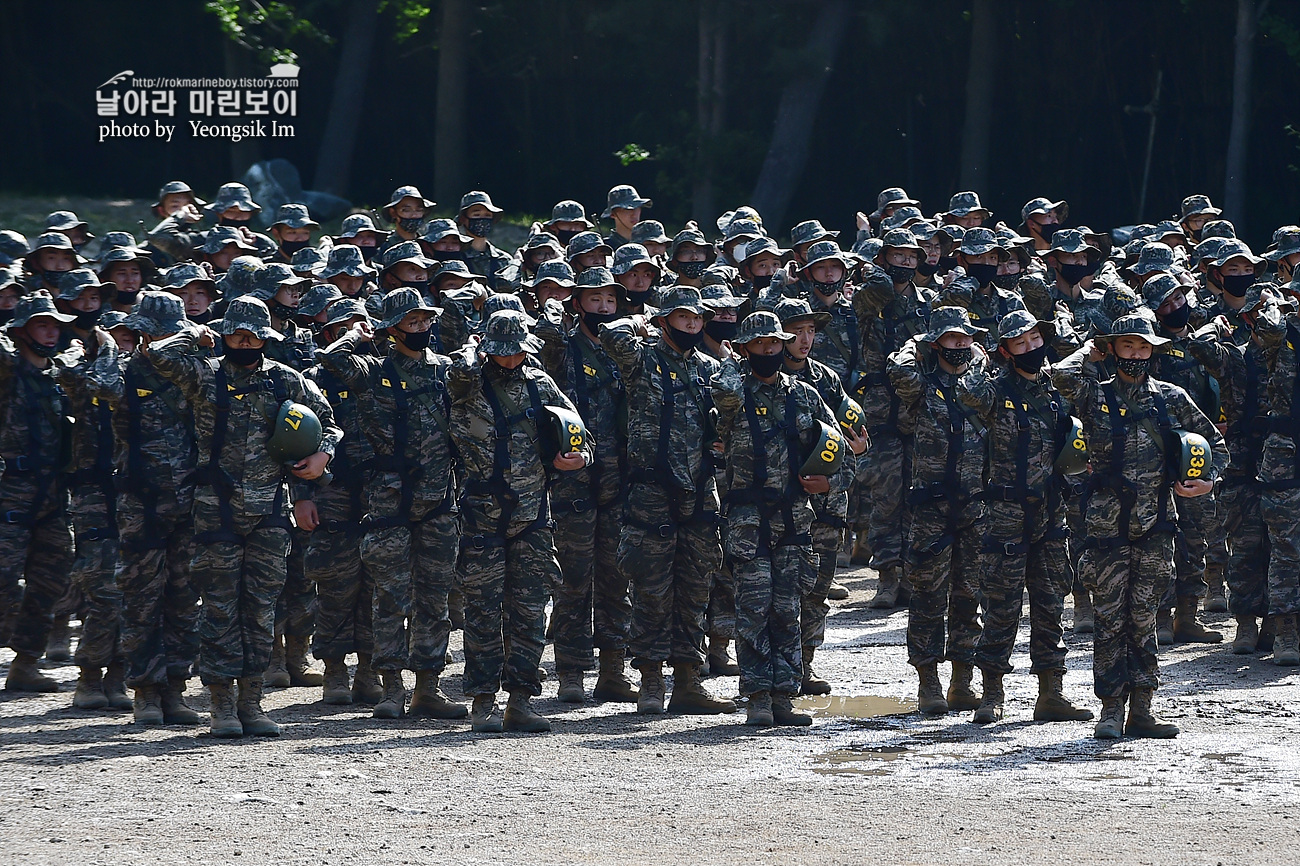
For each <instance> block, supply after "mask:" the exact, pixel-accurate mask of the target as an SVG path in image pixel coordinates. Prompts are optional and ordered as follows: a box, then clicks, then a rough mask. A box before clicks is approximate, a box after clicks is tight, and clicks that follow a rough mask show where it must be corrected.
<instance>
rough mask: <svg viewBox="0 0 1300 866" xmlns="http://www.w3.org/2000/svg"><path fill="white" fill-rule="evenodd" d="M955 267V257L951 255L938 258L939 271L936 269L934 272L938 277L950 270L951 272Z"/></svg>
mask: <svg viewBox="0 0 1300 866" xmlns="http://www.w3.org/2000/svg"><path fill="white" fill-rule="evenodd" d="M955 267H957V256H956V255H951V256H940V257H939V269H938V270H937V271H935V273H937V274H939V275H940V276H943V275H944V274H946V273H948V272H949V271H951V270H952V269H953V268H955Z"/></svg>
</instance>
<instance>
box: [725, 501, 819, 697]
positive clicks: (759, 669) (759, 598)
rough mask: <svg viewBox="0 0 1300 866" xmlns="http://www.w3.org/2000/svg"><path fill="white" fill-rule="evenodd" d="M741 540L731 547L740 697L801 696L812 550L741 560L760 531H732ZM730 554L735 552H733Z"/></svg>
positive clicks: (789, 549)
mask: <svg viewBox="0 0 1300 866" xmlns="http://www.w3.org/2000/svg"><path fill="white" fill-rule="evenodd" d="M731 536H732V537H733V538H734V537H735V536H745V537H742V538H741V539H739V540H738V542H739V543H738V544H736V545H735V546H734V547H733V546H732V545H729V550H728V552H729V554H731V556H732V563H733V564H732V568H733V570H734V572H735V575H736V663H737V664H738V665H739V666H740V693H741V694H744V695H752V694H754V693H755V692H773V693H775V694H782V695H797V694H799V686H800V684H801V683H802V682H803V641H802V636H801V630H800V611H801V607H800V604H801V599H802V598H803V596H804V593H806V592H807V591H808V590H810V589H811V588H812V585H813V582H814V581H815V580H816V575H817V563H816V561H815V559H816V557H815V554H813V552H812V547H811V546H808V547H800V546H797V545H793V544H781V545H777V546H775V547H774V548H773V549H772V551H771V553H770V554H769V555H767V556H761V555H760V556H755V557H754V558H752V559H745V558H743V557H742V555H738V554H741V553H742V550H743V549H744V548H748V550H743V552H748V553H751V554H752V552H753V550H754V548H755V547H756V546H757V540H758V538H757V536H758V529H757V527H754V526H752V525H751V526H746V527H744V528H742V529H739V530H738V529H736V528H735V527H733V528H732V531H731ZM733 551H734V552H733Z"/></svg>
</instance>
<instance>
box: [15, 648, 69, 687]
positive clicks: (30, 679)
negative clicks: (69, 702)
mask: <svg viewBox="0 0 1300 866" xmlns="http://www.w3.org/2000/svg"><path fill="white" fill-rule="evenodd" d="M5 688H6V689H7V690H8V691H11V692H57V691H58V690H59V684H58V682H57V681H56V680H54V679H51V678H50V677H47V676H46V675H45V674H43V673H41V671H40V668H38V667H37V666H36V656H32V655H27V654H26V653H19V654H18V655H16V656H14V660H13V661H11V662H10V663H9V677H8V678H7V679H6V680H5Z"/></svg>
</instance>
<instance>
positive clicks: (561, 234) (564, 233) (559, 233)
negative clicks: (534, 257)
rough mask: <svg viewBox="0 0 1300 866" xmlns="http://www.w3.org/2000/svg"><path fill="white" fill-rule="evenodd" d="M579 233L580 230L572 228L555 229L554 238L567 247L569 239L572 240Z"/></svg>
mask: <svg viewBox="0 0 1300 866" xmlns="http://www.w3.org/2000/svg"><path fill="white" fill-rule="evenodd" d="M580 234H582V232H576V231H574V230H573V229H556V230H555V239H556V240H558V241H559V242H560V243H562V244H564V245H565V246H566V247H567V246H568V245H569V241H571V240H573V239H574V238H576V237H577V236H578V235H580Z"/></svg>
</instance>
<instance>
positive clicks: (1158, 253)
mask: <svg viewBox="0 0 1300 866" xmlns="http://www.w3.org/2000/svg"><path fill="white" fill-rule="evenodd" d="M1173 268H1174V251H1173V250H1172V249H1170V248H1169V247H1168V246H1166V245H1165V244H1162V243H1160V242H1159V241H1153V242H1151V243H1149V244H1147V245H1146V246H1144V247H1143V248H1142V251H1141V252H1140V253H1138V259H1137V263H1136V264H1134V265H1133V267H1131V268H1125V270H1127V271H1128V272H1129V273H1130V274H1133V275H1135V276H1139V277H1140V276H1142V275H1143V274H1149V273H1152V272H1154V271H1164V272H1165V273H1170V272H1172V271H1173Z"/></svg>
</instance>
